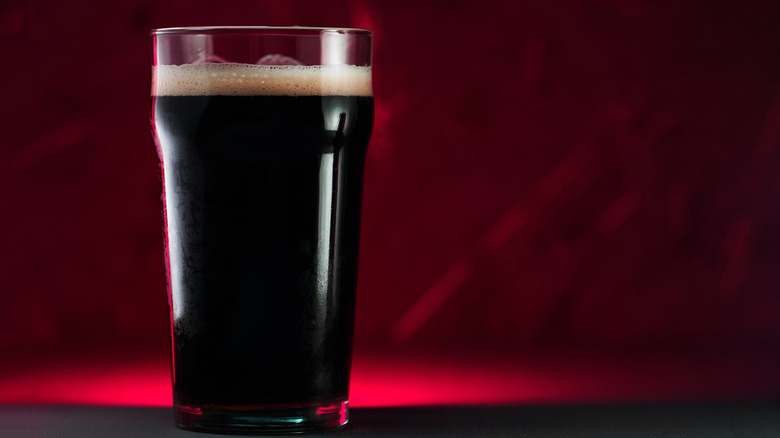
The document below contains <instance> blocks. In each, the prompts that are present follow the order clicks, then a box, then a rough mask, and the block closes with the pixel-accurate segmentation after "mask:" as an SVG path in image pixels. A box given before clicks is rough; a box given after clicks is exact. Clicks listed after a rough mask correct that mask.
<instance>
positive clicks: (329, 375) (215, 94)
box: [151, 27, 373, 433]
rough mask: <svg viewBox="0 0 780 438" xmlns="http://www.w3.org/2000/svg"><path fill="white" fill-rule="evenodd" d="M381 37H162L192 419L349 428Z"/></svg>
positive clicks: (182, 411)
mask: <svg viewBox="0 0 780 438" xmlns="http://www.w3.org/2000/svg"><path fill="white" fill-rule="evenodd" d="M371 39H372V34H371V32H369V31H365V30H360V29H334V28H304V27H203V28H170V29H158V30H156V31H154V32H153V40H154V49H155V50H154V66H153V71H152V73H153V87H152V112H151V114H152V116H151V119H152V127H153V131H154V136H155V141H156V144H157V151H158V155H159V159H160V169H161V174H162V181H163V209H164V221H165V250H166V254H165V256H166V262H167V275H168V294H169V302H170V317H171V338H172V340H171V341H172V378H173V398H174V410H175V418H176V421H177V423H178V424H179V425H180V426H182V427H184V428H188V429H195V430H202V431H214V432H239V433H240V432H245V433H252V432H297V431H305V430H317V429H326V428H332V427H338V426H341V425H344V424H345V423H346V422H347V417H348V394H349V374H350V362H351V355H352V335H353V324H354V313H355V289H356V283H357V263H358V240H359V235H360V204H361V196H362V182H363V164H364V161H365V156H366V149H367V146H368V141H369V136H370V133H371V126H372V122H373V97H372V91H371Z"/></svg>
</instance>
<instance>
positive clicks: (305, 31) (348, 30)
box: [151, 26, 374, 37]
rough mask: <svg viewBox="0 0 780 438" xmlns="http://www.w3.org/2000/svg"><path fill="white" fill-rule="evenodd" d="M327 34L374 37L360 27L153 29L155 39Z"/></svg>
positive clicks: (202, 27)
mask: <svg viewBox="0 0 780 438" xmlns="http://www.w3.org/2000/svg"><path fill="white" fill-rule="evenodd" d="M326 33H336V34H351V35H366V36H372V35H373V34H374V32H373V31H371V30H368V29H361V28H358V27H314V26H193V27H161V28H159V29H152V31H151V34H152V36H153V37H155V36H160V35H220V34H221V35H229V34H246V35H255V34H256V35H289V36H316V35H322V34H326Z"/></svg>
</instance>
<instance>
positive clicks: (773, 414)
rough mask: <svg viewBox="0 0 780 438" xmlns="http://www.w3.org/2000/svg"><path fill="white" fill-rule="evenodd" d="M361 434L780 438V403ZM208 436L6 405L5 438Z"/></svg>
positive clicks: (503, 418) (427, 422) (403, 418)
mask: <svg viewBox="0 0 780 438" xmlns="http://www.w3.org/2000/svg"><path fill="white" fill-rule="evenodd" d="M339 435H340V436H360V437H529V438H530V437H561V438H563V437H567V438H578V437H638V438H642V437H648V438H650V437H675V438H683V437H697V438H703V437H767V438H777V437H780V402H776V401H769V402H767V401H764V402H739V403H737V402H730V403H678V404H669V403H666V404H624V405H522V406H457V407H393V408H356V409H353V410H352V413H351V420H350V423H349V424H348V425H347V427H346V428H345V429H343V430H341V431H335V432H323V433H316V434H309V435H307V436H312V437H315V436H330V437H333V436H339ZM187 436H189V437H207V436H222V435H205V434H200V433H197V432H188V431H185V430H181V429H178V428H177V427H175V426H174V424H173V419H172V412H171V409H169V408H152V407H150V408H146V407H90V406H13V405H5V406H0V437H3V438H49V437H57V438H70V437H80V438H90V437H139V438H140V437H156V438H167V437H187Z"/></svg>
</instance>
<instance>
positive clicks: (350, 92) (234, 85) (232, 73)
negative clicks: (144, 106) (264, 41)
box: [152, 63, 373, 96]
mask: <svg viewBox="0 0 780 438" xmlns="http://www.w3.org/2000/svg"><path fill="white" fill-rule="evenodd" d="M152 76H153V81H154V82H153V87H152V93H153V94H154V95H156V96H204V95H212V96H214V95H220V96H371V95H372V94H373V93H372V91H371V67H357V66H354V65H327V66H304V65H255V64H234V63H224V64H216V63H204V64H185V65H158V66H156V67H154V68H153V71H152Z"/></svg>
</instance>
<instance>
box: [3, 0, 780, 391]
mask: <svg viewBox="0 0 780 438" xmlns="http://www.w3.org/2000/svg"><path fill="white" fill-rule="evenodd" d="M510 3H512V4H514V6H509V4H510ZM779 14H780V7H778V6H776V4H775V2H771V1H765V2H760V1H754V2H747V3H746V4H738V3H736V2H707V1H700V2H696V1H643V0H592V1H586V0H561V1H551V2H548V1H541V0H539V1H536V0H534V1H524V2H508V3H505V2H503V1H498V0H491V1H478V0H461V1H450V2H445V1H427V2H426V1H423V2H418V1H406V0H402V1H394V2H380V1H370V0H352V1H331V2H322V1H313V0H312V1H300V2H293V1H284V0H274V1H238V2H228V3H226V2H213V1H212V2H209V1H202V0H191V1H188V0H164V1H152V0H129V1H120V2H93V3H90V2H88V1H86V0H77V1H75V2H60V1H53V0H31V1H22V0H10V1H5V2H3V3H2V5H1V6H0V49H2V56H3V58H4V62H3V67H2V71H1V72H0V79H1V80H2V83H3V84H4V90H5V91H4V98H3V103H2V105H0V110H1V111H2V113H1V114H0V120H2V121H3V122H2V123H3V136H4V138H3V140H2V142H1V143H0V205H2V206H3V208H2V213H0V225H2V230H3V231H2V252H1V253H0V357H5V358H6V360H5V361H4V363H5V367H2V366H0V372H3V374H0V401H6V402H14V401H26V400H27V401H29V400H43V401H47V400H49V399H48V398H47V396H46V394H45V393H44V394H42V393H41V392H40V390H39V389H35V391H39V392H36V393H35V394H37V395H35V394H33V395H30V391H32V390H29V388H32V387H35V382H36V381H39V380H36V379H37V378H36V377H34V376H33V377H29V376H28V380H27V381H25V382H28V383H25V384H20V385H21V386H19V387H18V388H17V389H16V390H15V391H16V392H13V391H11V392H9V391H10V390H6V392H5V393H4V392H3V389H2V386H1V385H2V383H3V382H6V384H8V382H13V381H16V382H19V381H20V380H18V379H16V378H15V377H14V376H15V375H14V373H15V372H18V371H19V370H20V369H23V368H27V366H28V364H31V363H37V364H38V365H40V363H47V364H48V365H47V366H48V367H49V368H46V369H47V370H51V369H60V370H62V369H66V370H71V368H68V367H71V365H63V364H67V363H71V362H68V361H67V360H66V359H65V358H67V357H70V356H71V355H72V353H71V352H73V351H78V352H90V354H92V356H97V357H100V356H101V355H102V354H101V352H108V351H111V352H114V353H112V354H108V353H106V354H105V356H111V357H130V356H133V357H137V355H146V356H150V357H154V358H158V359H159V358H162V359H160V360H161V361H162V360H164V358H165V357H166V356H165V355H166V354H167V349H166V347H167V342H168V341H167V335H168V331H167V308H166V305H167V300H166V298H165V279H164V265H163V249H162V231H161V215H160V202H159V176H158V173H157V172H158V168H157V161H156V160H157V158H156V155H155V149H154V145H153V142H152V139H151V135H150V131H149V127H148V106H149V89H150V62H151V53H150V52H151V44H150V38H149V30H150V29H151V28H154V27H167V26H181V25H207V24H210V25H214V24H241V25H253V24H300V25H329V26H354V27H366V28H370V29H373V30H374V31H375V32H376V40H375V43H376V45H375V49H376V51H375V68H374V72H375V94H376V102H377V118H376V125H375V131H374V136H373V139H372V144H371V149H370V153H369V156H368V161H367V176H366V184H365V203H364V205H365V210H364V215H363V221H364V228H363V234H362V249H361V251H362V253H361V262H360V263H361V272H360V291H359V294H360V295H359V305H358V312H359V313H358V315H359V316H358V321H357V335H356V341H357V357H358V358H361V357H367V356H366V355H369V352H371V351H375V350H377V349H378V348H377V347H382V348H384V349H385V350H386V351H394V352H397V353H398V354H399V355H403V354H406V353H405V352H409V351H418V350H419V349H425V350H427V351H433V350H437V351H438V350H439V349H441V348H445V347H446V348H447V350H448V351H456V352H461V353H462V352H471V351H480V352H485V351H490V352H493V353H496V352H501V354H502V356H501V357H498V358H493V359H489V360H488V361H487V363H488V364H493V365H495V366H499V365H501V364H508V363H514V362H511V361H509V360H504V359H502V358H503V357H504V356H503V355H509V356H513V353H516V354H517V355H522V354H523V352H525V351H531V350H534V349H538V347H540V346H541V347H544V348H545V349H547V348H549V347H555V348H557V349H558V351H569V352H571V351H596V350H595V349H598V351H612V352H614V351H670V350H673V351H720V352H722V351H728V352H733V351H738V352H745V351H747V352H748V353H744V354H745V355H744V356H740V354H742V353H734V354H732V353H728V354H725V353H724V356H728V357H730V358H731V359H734V360H735V361H737V362H739V361H743V362H751V363H759V364H760V365H756V366H757V368H755V369H747V368H744V367H743V368H739V367H737V368H734V369H733V370H732V371H731V374H728V373H726V374H724V375H723V376H721V375H720V374H717V373H716V374H715V376H716V377H713V378H719V377H717V376H721V377H723V378H724V379H727V378H729V379H733V377H734V375H737V374H745V373H753V374H756V375H754V376H753V377H752V379H753V380H750V382H752V383H750V382H748V383H745V385H744V386H742V387H740V386H739V384H737V387H736V389H734V391H732V392H728V391H727V392H726V393H728V394H733V393H742V394H747V395H750V394H758V393H760V394H764V395H767V394H770V395H772V394H774V395H778V394H780V381H778V378H777V377H771V376H772V375H773V374H774V372H775V371H778V370H780V367H778V364H780V359H778V356H777V353H774V351H776V350H778V349H780V348H778V347H780V249H779V248H780V226H778V221H779V220H780V192H778V188H779V184H778V183H779V182H780V181H779V179H780V173H778V157H779V153H778V148H779V147H780V92H779V89H778V87H779V85H780V30H779V28H778V26H777V17H778V16H779ZM434 347H436V348H434ZM702 349H703V350H702ZM128 351H132V352H133V353H132V354H130V353H127V352H128ZM534 351H536V350H534ZM117 352H118V353H117ZM122 352H125V353H122ZM79 354H82V353H79ZM84 354H86V353H84ZM123 354H124V355H125V356H123ZM470 354H471V353H469V355H470ZM491 354H492V353H491ZM659 354H660V353H659ZM117 355H118V356H117ZM92 356H90V357H92ZM146 356H144V357H146ZM651 356H652V357H661V356H654V355H652V354H650V355H649V356H648V357H651ZM393 357H396V358H397V357H399V356H393ZM436 357H438V358H439V359H440V360H441V361H443V362H446V363H449V364H454V363H457V362H458V359H457V358H454V359H453V358H452V357H451V356H448V355H446V354H444V353H441V354H439V355H436ZM456 357H457V356H456ZM490 357H492V356H490ZM567 357H568V356H567ZM588 357H590V356H588ZM600 357H602V356H600ZM632 357H634V356H632ZM642 357H645V356H642ZM664 357H665V356H664ZM670 357H679V356H676V355H674V354H671V356H670ZM708 357H709V356H708ZM442 358H446V360H445V359H442ZM672 361H673V360H672ZM369 362H370V361H369ZM380 362H382V361H381V360H380ZM466 362H468V361H465V360H464V363H466ZM705 362H706V361H705ZM371 363H374V362H371ZM545 363H546V362H545ZM550 363H555V364H557V365H556V366H558V367H561V366H562V365H561V363H562V362H560V361H558V362H556V361H555V360H552V359H551V360H550ZM661 363H667V362H665V361H661ZM9 364H10V365H9ZM13 364H16V365H13ZM58 364H60V365H58ZM73 366H74V367H75V365H73ZM540 367H541V366H540ZM368 368H370V370H373V371H371V372H367V373H364V374H359V376H362V377H361V378H363V379H364V380H366V381H373V380H372V379H374V378H375V377H376V376H377V375H378V374H377V373H379V374H381V373H382V372H385V371H387V372H390V371H392V369H390V368H392V367H390V368H388V367H386V368H387V369H385V368H382V367H381V366H379V365H377V366H375V367H373V368H371V367H368ZM434 368H436V367H434ZM477 368H479V366H477ZM541 368H545V367H541ZM564 368H565V367H564ZM36 369H37V368H36ZM361 369H364V368H361ZM419 369H420V368H418V371H419ZM382 370H384V371H382ZM515 371H516V367H513V366H509V365H507V371H506V372H507V373H509V374H511V373H513V372H515ZM569 371H571V373H576V372H579V371H578V370H575V369H574V368H571V369H569ZM569 371H566V372H569ZM68 372H70V371H68ZM566 372H563V374H566ZM41 373H44V372H43V371H41ZM372 373H374V374H372ZM421 373H422V374H421ZM474 373H477V375H480V374H479V372H478V371H474ZM435 374H436V373H435V372H432V375H435ZM778 374H780V373H778ZM66 375H67V373H66ZM425 375H426V374H425V372H423V371H420V372H418V373H417V374H415V373H411V374H409V376H410V378H418V380H420V381H424V380H425V379H424V378H423V377H424V376H425ZM637 375H638V376H641V375H642V373H638V374H637ZM415 376H417V377H415ZM420 376H423V377H420ZM457 376H458V374H457V373H456V375H455V376H454V377H452V380H453V381H456V380H458V377H457ZM376 379H379V377H376ZM637 379H640V380H641V379H642V378H641V377H637ZM680 379H681V380H685V378H683V377H680ZM761 379H768V380H765V381H764V383H763V384H761V385H759V383H757V382H758V381H759V380H761ZM564 380H565V379H564ZM574 380H576V379H572V381H574ZM407 381H408V380H407ZM559 381H560V380H559ZM631 381H632V379H631V378H627V379H626V382H624V383H623V384H626V385H628V384H629V383H630V382H631ZM518 382H520V383H518V385H520V386H522V385H523V382H524V381H523V380H522V378H520V380H519V381H518ZM767 382H768V383H767ZM526 383H527V382H526ZM415 384H420V382H417V383H415ZM377 385H378V384H377ZM616 385H618V384H616ZM621 385H622V384H621ZM713 385H714V386H716V387H717V384H709V385H708V384H707V383H703V384H701V385H700V387H697V388H699V389H698V391H700V392H698V393H696V392H695V391H697V389H695V388H694V389H691V391H693V392H694V393H695V394H693V395H696V394H706V393H707V392H706V389H707V388H710V387H712V386H713ZM751 385H752V386H751ZM766 385H769V389H766V390H764V392H761V391H759V390H758V389H757V388H759V387H765V386H766ZM129 386H132V384H129ZM553 386H555V385H554V384H553ZM593 386H594V388H596V389H593V388H590V389H584V390H582V391H584V392H582V394H581V395H580V396H579V399H588V394H589V392H588V391H595V392H591V393H590V394H593V397H592V398H593V399H599V397H598V395H599V392H598V391H599V390H598V387H599V386H598V385H593ZM445 387H447V385H445V384H442V385H441V388H439V389H442V388H445ZM7 388H8V386H6V389H7ZM26 388H27V389H26ZM382 388H384V390H386V391H391V390H392V389H393V388H391V387H390V386H388V387H381V385H380V386H374V387H373V389H375V390H377V391H379V390H381V389H382ZM565 388H573V387H572V386H569V387H564V389H563V390H562V391H563V392H562V394H564V395H563V396H561V397H558V400H566V399H567V397H566V394H572V392H571V391H570V392H569V393H566V389H565ZM396 389H397V388H396ZM25 391H27V392H25ZM63 391H65V390H63ZM510 391H511V390H510ZM625 391H627V393H630V390H628V389H626V390H625ZM625 391H624V392H625ZM701 391H704V392H701ZM740 391H742V392H740ZM756 391H757V392H756ZM575 392H576V391H575ZM3 394H5V396H3ZM551 394H552V393H551ZM675 394H677V395H682V396H685V395H686V394H685V392H684V391H682V393H675ZM407 395H408V394H407ZM688 395H691V394H688ZM3 397H4V398H3ZM36 397H37V398H36ZM139 397H140V398H143V397H144V395H143V394H142V395H140V396H139ZM377 397H379V396H377ZM401 397H403V396H401ZM447 397H449V396H447ZM452 397H454V398H457V394H456V395H452ZM55 398H56V397H55ZM549 398H550V399H552V400H556V398H555V397H554V396H551V397H549ZM507 399H512V397H508V398H507ZM453 400H454V399H453ZM486 400H487V401H490V397H487V399H486ZM114 401H115V402H121V401H122V399H121V397H120V398H119V399H116V400H114Z"/></svg>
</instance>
